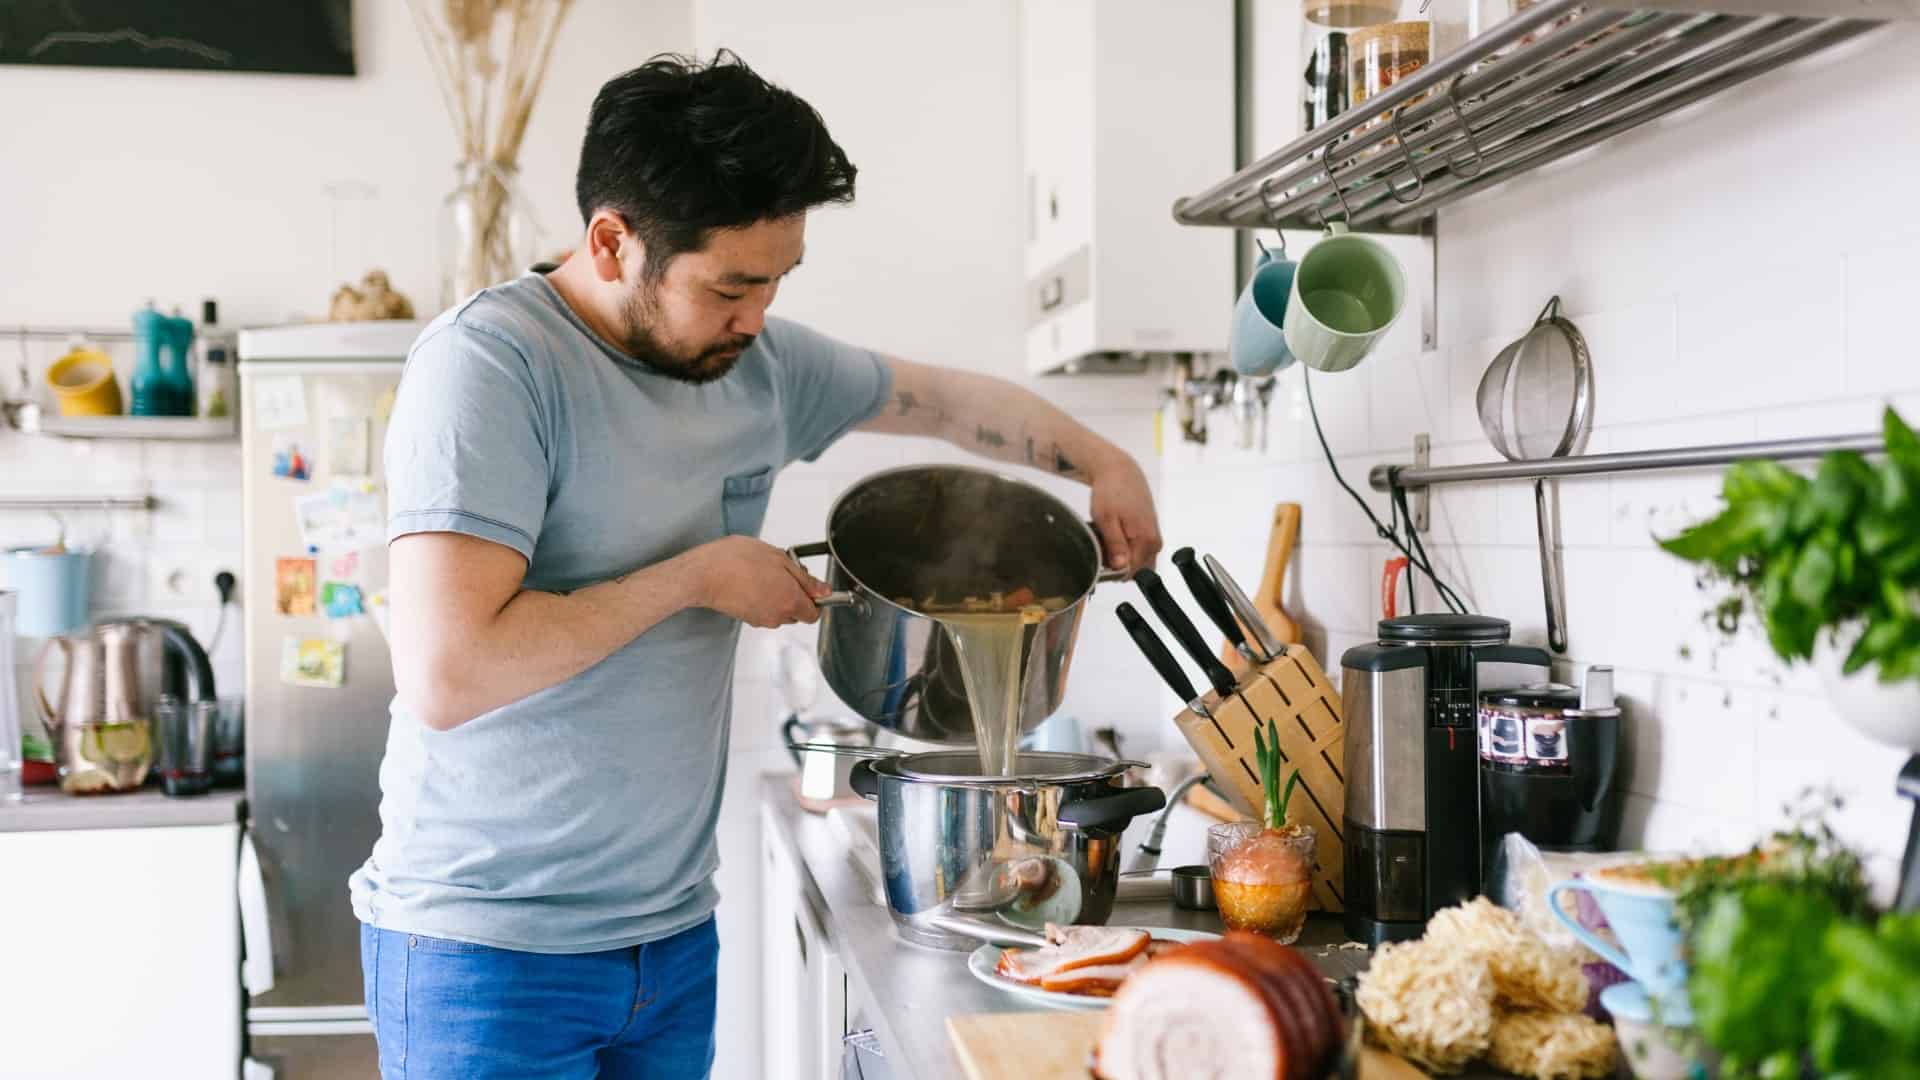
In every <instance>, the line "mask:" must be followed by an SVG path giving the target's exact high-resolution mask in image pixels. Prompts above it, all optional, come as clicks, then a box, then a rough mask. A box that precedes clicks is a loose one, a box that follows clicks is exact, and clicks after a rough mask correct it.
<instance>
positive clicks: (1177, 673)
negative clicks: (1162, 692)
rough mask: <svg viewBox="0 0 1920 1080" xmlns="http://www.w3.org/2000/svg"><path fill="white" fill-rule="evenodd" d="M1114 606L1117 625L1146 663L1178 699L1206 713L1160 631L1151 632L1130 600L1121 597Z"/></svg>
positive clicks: (1196, 710)
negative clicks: (1157, 632)
mask: <svg viewBox="0 0 1920 1080" xmlns="http://www.w3.org/2000/svg"><path fill="white" fill-rule="evenodd" d="M1116 610H1117V613H1118V614H1119V616H1120V625H1122V626H1124V627H1126V628H1127V636H1128V637H1131V638H1132V639H1133V643H1134V644H1135V645H1138V646H1140V651H1141V652H1143V653H1145V654H1146V655H1147V663H1149V664H1152V665H1153V670H1155V671H1157V672H1159V673H1160V677H1161V678H1162V679H1165V680H1166V682H1167V686H1168V688H1170V689H1171V690H1172V691H1173V692H1174V693H1175V694H1176V695H1178V696H1179V698H1180V700H1181V701H1185V702H1189V703H1191V704H1192V707H1193V709H1194V711H1195V712H1198V713H1201V714H1202V715H1206V710H1205V709H1204V708H1201V707H1200V704H1199V702H1200V695H1199V694H1196V693H1194V692H1193V680H1191V679H1189V678H1187V673H1186V672H1185V671H1182V670H1181V669H1180V662H1179V661H1178V660H1175V659H1174V658H1173V653H1172V652H1171V651H1169V650H1168V648H1167V646H1166V643H1165V642H1163V641H1161V640H1160V635H1159V634H1156V633H1154V632H1153V627H1152V626H1150V625H1148V624H1147V620H1146V619H1145V618H1144V617H1143V616H1141V614H1140V612H1138V611H1136V610H1134V606H1133V605H1132V604H1129V603H1127V602H1126V601H1124V600H1122V601H1121V602H1120V606H1119V608H1118V609H1116Z"/></svg>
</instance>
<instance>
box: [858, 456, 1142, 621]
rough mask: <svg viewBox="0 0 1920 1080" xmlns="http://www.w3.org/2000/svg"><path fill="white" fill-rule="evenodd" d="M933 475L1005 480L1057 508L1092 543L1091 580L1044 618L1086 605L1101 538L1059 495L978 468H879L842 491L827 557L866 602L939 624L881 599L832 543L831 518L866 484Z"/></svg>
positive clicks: (1098, 568)
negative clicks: (966, 474) (956, 474)
mask: <svg viewBox="0 0 1920 1080" xmlns="http://www.w3.org/2000/svg"><path fill="white" fill-rule="evenodd" d="M935 472H961V473H973V474H974V475H976V476H986V477H991V478H993V479H995V480H1004V481H1006V482H1007V483H1009V484H1018V485H1020V486H1021V487H1024V488H1027V489H1029V490H1031V491H1033V492H1034V493H1035V494H1037V495H1040V496H1041V497H1043V498H1045V499H1046V500H1047V501H1049V502H1051V503H1053V504H1054V506H1055V507H1057V508H1058V509H1059V511H1060V516H1061V518H1062V519H1063V520H1065V521H1067V522H1070V523H1071V524H1072V526H1073V527H1074V528H1077V529H1079V530H1080V531H1081V532H1083V533H1085V534H1086V536H1087V539H1088V540H1089V541H1090V542H1091V543H1092V544H1093V564H1094V565H1093V571H1094V577H1093V580H1092V581H1090V582H1088V584H1087V587H1086V589H1085V590H1084V591H1083V592H1081V594H1080V595H1079V596H1076V597H1074V598H1073V600H1072V601H1070V602H1069V603H1068V604H1067V606H1066V607H1064V608H1061V609H1060V611H1054V612H1049V613H1048V615H1047V618H1048V619H1049V620H1051V619H1052V618H1053V617H1054V616H1056V615H1059V614H1061V613H1062V612H1066V611H1071V610H1073V609H1074V608H1075V607H1077V606H1079V605H1080V604H1081V603H1083V602H1085V601H1086V599H1087V597H1088V596H1090V595H1092V593H1093V587H1094V586H1095V585H1097V584H1099V583H1100V581H1101V580H1102V577H1103V575H1104V573H1105V571H1106V567H1105V566H1103V565H1101V563H1100V550H1101V549H1100V537H1099V536H1098V535H1096V534H1095V533H1094V531H1093V529H1092V528H1091V527H1090V526H1088V525H1087V523H1086V522H1084V521H1082V520H1080V515H1078V514H1076V513H1074V512H1073V508H1072V507H1070V506H1068V505H1067V504H1066V503H1064V502H1062V501H1060V497H1059V496H1057V495H1055V494H1053V493H1052V492H1050V491H1047V490H1046V489H1044V488H1042V487H1040V486H1038V485H1036V484H1029V483H1027V482H1026V481H1025V480H1021V479H1020V478H1018V477H1015V476H1009V475H1008V474H1006V473H1003V472H1000V471H999V470H997V469H983V468H980V467H979V466H977V465H898V466H895V467H893V468H891V469H881V470H880V471H879V472H873V473H868V474H867V475H865V476H863V477H861V478H860V479H858V480H856V481H854V482H853V484H852V485H850V486H849V487H848V488H847V489H846V490H845V491H842V492H841V493H840V494H839V495H838V496H837V497H836V498H835V499H834V500H833V505H832V506H830V507H828V508H827V529H826V533H827V536H826V541H825V542H826V545H827V554H828V555H831V556H832V557H833V562H834V565H836V566H838V567H839V568H840V571H841V572H842V573H844V574H846V575H847V577H848V578H850V579H852V581H853V583H854V584H855V585H858V586H859V587H860V589H861V590H862V591H863V592H865V593H866V594H867V596H868V600H869V602H872V601H873V600H878V601H879V602H880V603H882V604H885V605H886V606H887V607H890V608H892V609H894V610H895V611H904V612H906V613H907V614H909V615H918V616H920V617H921V618H924V619H934V620H936V621H938V619H939V616H937V615H928V614H927V613H926V612H924V611H919V610H916V609H914V608H910V607H906V606H905V605H902V604H898V603H895V602H894V600H893V598H892V597H890V596H882V595H881V594H880V593H879V592H877V591H875V590H874V588H873V587H872V586H871V585H868V584H867V583H866V582H865V581H862V580H861V579H860V575H859V574H856V573H854V572H853V568H852V567H851V566H848V565H847V563H846V560H844V559H842V558H841V557H840V551H839V548H838V546H837V545H835V543H834V541H833V524H834V519H835V518H837V517H839V515H840V507H841V506H843V505H844V504H845V503H846V501H847V499H848V498H850V497H851V496H852V495H853V494H854V493H855V492H857V491H859V490H860V489H861V488H864V487H866V486H867V485H868V484H871V483H874V482H876V481H880V480H884V479H886V478H887V477H890V476H900V475H904V474H907V473H935Z"/></svg>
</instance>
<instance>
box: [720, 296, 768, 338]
mask: <svg viewBox="0 0 1920 1080" xmlns="http://www.w3.org/2000/svg"><path fill="white" fill-rule="evenodd" d="M766 325H767V305H766V304H753V305H751V306H747V307H745V308H743V309H742V310H741V311H740V312H739V313H738V314H736V315H734V317H733V321H731V322H729V323H728V324H727V330H728V331H729V332H731V333H735V334H739V335H741V336H742V337H753V336H754V335H755V334H758V333H759V332H760V331H761V330H762V329H764V328H765V327H766Z"/></svg>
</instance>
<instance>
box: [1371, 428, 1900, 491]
mask: <svg viewBox="0 0 1920 1080" xmlns="http://www.w3.org/2000/svg"><path fill="white" fill-rule="evenodd" d="M1886 447H1887V444H1886V440H1885V439H1884V438H1883V437H1882V436H1881V435H1880V433H1878V432H1866V433H1862V434H1859V435H1817V436H1812V437H1808V438H1800V439H1767V440H1763V441H1760V442H1744V443H1720V444H1718V445H1714V446H1685V447H1674V448H1671V449H1665V450H1630V451H1626V452H1624V453H1618V454H1581V455H1578V456H1575V457H1562V458H1547V459H1543V460H1539V461H1489V462H1485V463H1482V464H1477V465H1441V466H1437V467H1436V466H1427V465H1375V466H1374V467H1373V469H1372V470H1371V471H1369V472H1368V474H1367V482H1368V483H1369V484H1370V485H1372V487H1373V489H1374V490H1375V491H1390V490H1392V489H1393V488H1396V487H1398V488H1404V489H1407V490H1410V491H1411V490H1413V489H1416V488H1428V487H1433V486H1434V485H1437V484H1470V483H1476V482H1481V481H1489V480H1539V479H1553V478H1555V477H1563V476H1592V475H1595V474H1603V473H1604V474H1611V473H1630V472H1647V471H1649V470H1653V469H1689V468H1699V467H1702V466H1708V465H1729V464H1732V463H1734V462H1736V461H1758V460H1761V459H1770V460H1774V461H1793V460H1802V459H1806V458H1814V457H1819V456H1820V455H1822V454H1827V453H1832V452H1834V451H1836V450H1853V451H1856V452H1858V453H1862V454H1877V453H1881V452H1883V451H1885V450H1886Z"/></svg>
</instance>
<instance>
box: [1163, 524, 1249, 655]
mask: <svg viewBox="0 0 1920 1080" xmlns="http://www.w3.org/2000/svg"><path fill="white" fill-rule="evenodd" d="M1173 565H1175V566H1177V567H1179V568H1180V576H1181V577H1182V578H1185V579H1186V582H1187V589H1188V591H1190V592H1192V593H1193V598H1194V600H1196V601H1198V602H1199V604H1200V610H1201V611H1204V612H1206V613H1207V618H1209V619H1212V620H1213V625H1215V626H1217V627H1219V628H1220V632H1221V633H1223V634H1225V635H1227V640H1228V641H1230V642H1232V643H1233V647H1234V648H1235V649H1238V650H1239V651H1240V654H1241V655H1242V656H1244V655H1246V653H1247V634H1246V631H1244V630H1242V629H1240V620H1239V619H1236V618H1234V617H1233V609H1232V608H1230V607H1228V606H1227V598H1226V597H1225V596H1222V595H1221V594H1220V587H1219V586H1217V585H1215V584H1214V583H1213V579H1212V578H1210V577H1208V576H1207V571H1206V570H1205V569H1204V568H1203V567H1202V566H1201V565H1200V562H1199V560H1197V559H1195V558H1194V557H1193V549H1192V548H1190V547H1183V548H1181V549H1180V550H1179V551H1176V552H1174V553H1173Z"/></svg>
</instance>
